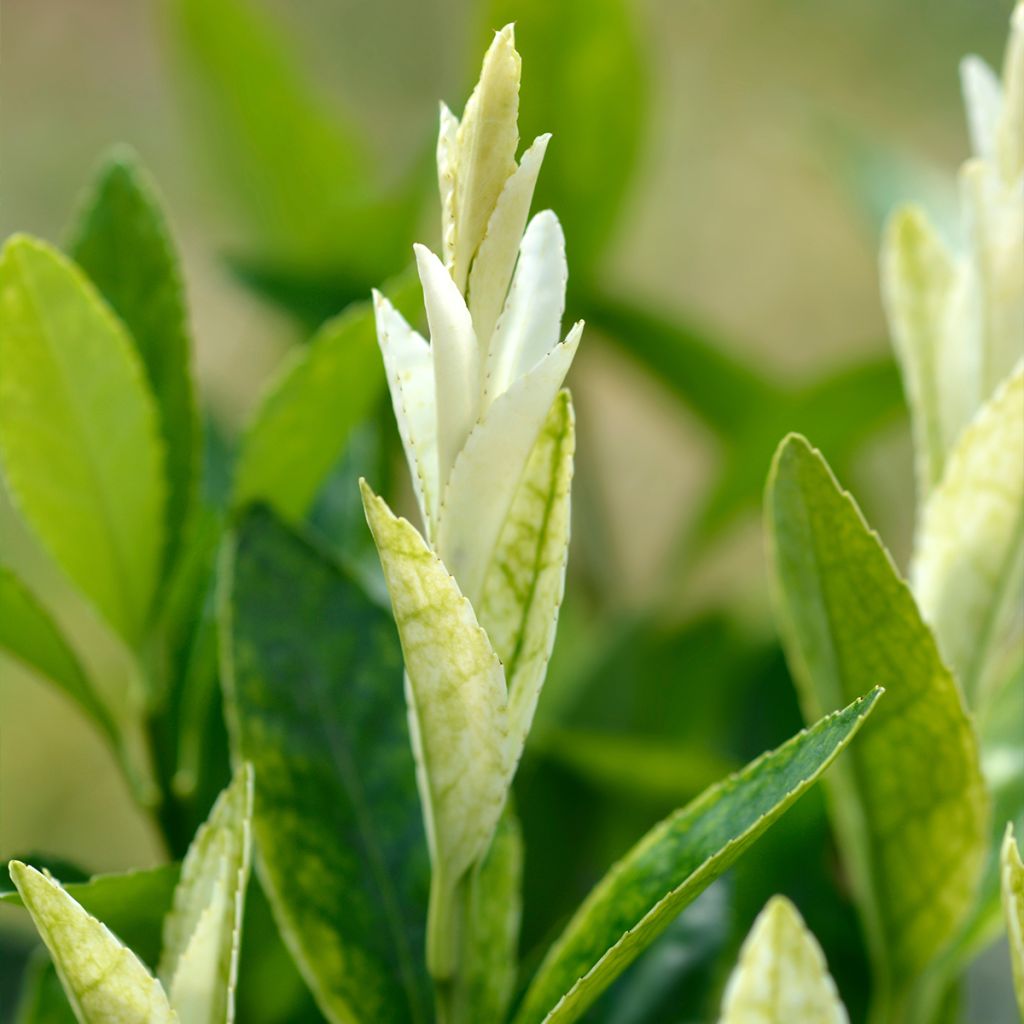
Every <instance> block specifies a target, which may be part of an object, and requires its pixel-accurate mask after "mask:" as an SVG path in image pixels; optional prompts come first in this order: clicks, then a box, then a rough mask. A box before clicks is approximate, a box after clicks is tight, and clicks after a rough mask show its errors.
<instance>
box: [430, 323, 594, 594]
mask: <svg viewBox="0 0 1024 1024" xmlns="http://www.w3.org/2000/svg"><path fill="white" fill-rule="evenodd" d="M582 331H583V322H582V321H580V322H579V323H577V324H576V325H575V326H574V327H573V329H572V330H571V331H570V332H569V334H568V336H567V337H566V339H565V341H564V342H563V343H562V344H561V345H556V346H555V348H554V349H553V350H552V351H551V352H549V353H548V355H547V356H545V357H544V359H542V360H541V361H540V362H539V363H538V364H537V365H536V366H535V367H534V368H533V369H532V370H531V371H530V372H529V373H528V374H526V376H524V377H520V378H519V380H517V381H516V382H515V383H514V384H513V385H512V387H510V388H509V390H508V391H506V392H505V393H504V394H503V395H501V396H499V397H498V399H497V400H496V401H495V402H494V404H493V405H492V406H491V407H490V409H488V411H487V414H486V415H485V416H484V418H483V420H482V421H481V422H480V423H478V424H477V425H476V427H474V428H473V432H472V433H471V434H470V436H469V439H468V440H467V442H466V445H465V447H464V448H463V450H462V451H461V452H460V453H459V456H458V459H457V460H456V463H455V467H454V468H453V470H452V473H451V479H450V481H449V483H448V487H447V488H446V490H445V491H444V498H443V500H442V502H441V509H440V512H439V514H438V529H437V549H438V552H439V554H440V555H441V557H442V558H443V559H444V563H445V565H447V566H448V569H449V571H450V572H452V573H453V574H454V576H455V577H456V579H458V581H459V585H460V586H461V588H462V592H463V593H464V594H465V595H466V596H467V597H468V598H469V599H470V601H472V602H473V603H474V604H475V603H476V602H477V600H478V599H479V595H480V592H481V588H482V587H483V581H484V574H485V573H486V571H487V566H488V564H489V563H490V560H491V556H492V555H493V553H494V548H495V545H496V544H497V542H498V535H499V533H500V532H501V528H502V526H503V525H504V522H505V518H506V516H507V515H508V510H509V507H510V506H511V504H512V498H513V496H514V495H515V492H516V488H517V487H518V485H519V480H520V477H521V476H522V474H523V469H524V467H525V466H526V460H527V459H528V458H529V456H530V452H531V450H532V449H533V446H534V444H535V442H536V440H537V435H538V434H539V433H540V428H541V426H542V425H543V423H544V420H545V418H546V417H547V415H548V410H549V409H550V408H551V403H552V402H553V401H554V399H555V395H556V394H557V393H558V389H559V388H560V387H561V386H562V382H563V381H564V380H565V375H566V373H568V371H569V366H570V365H571V364H572V360H573V356H574V355H575V354H576V349H577V347H578V345H579V340H580V335H581V333H582Z"/></svg>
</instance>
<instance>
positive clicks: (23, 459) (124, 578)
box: [0, 237, 165, 642]
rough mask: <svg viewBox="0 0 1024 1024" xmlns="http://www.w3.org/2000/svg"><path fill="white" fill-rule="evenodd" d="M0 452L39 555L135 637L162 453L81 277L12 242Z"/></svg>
mask: <svg viewBox="0 0 1024 1024" xmlns="http://www.w3.org/2000/svg"><path fill="white" fill-rule="evenodd" d="M0 365H2V366H3V374H2V375H0V455H2V459H3V463H4V470H5V473H6V475H7V479H8V482H9V484H10V490H11V493H12V494H13V496H14V499H15V501H16V504H17V506H18V508H19V510H20V512H21V513H22V515H23V516H24V518H25V520H26V521H27V522H28V523H29V525H30V526H31V527H32V529H33V530H34V531H35V533H36V534H37V535H38V536H39V538H40V539H41V540H42V541H43V543H44V544H45V546H46V548H47V549H48V550H49V552H50V554H51V555H52V556H53V557H54V559H55V560H56V561H57V563H58V564H59V565H60V566H61V568H62V569H63V570H64V572H65V573H66V574H67V575H68V577H70V579H71V580H72V581H73V582H74V583H75V584H76V585H77V586H78V587H79V588H80V589H81V590H82V592H83V593H84V594H85V595H86V596H88V597H89V598H90V599H91V600H92V601H93V603H94V604H95V605H96V607H97V608H99V610H100V611H101V613H102V614H103V615H104V616H105V617H106V618H107V620H108V621H109V622H110V623H111V624H112V625H113V626H114V627H115V628H116V629H117V630H118V632H120V633H121V634H122V636H124V637H125V638H126V639H127V640H129V641H132V642H136V641H138V640H139V638H140V636H141V634H142V632H143V629H144V627H145V624H146V621H147V617H148V615H149V611H150V606H151V604H152V599H153V593H154V589H155V587H156V583H157V579H158V576H159V573H160V567H161V560H162V557H163V546H164V498H165V484H164V476H163V472H164V453H163V448H162V446H161V444H160V441H159V436H158V427H157V412H156V405H155V402H154V400H153V396H152V394H151V392H150V391H149V388H148V386H147V384H146V379H145V372H144V370H143V366H142V362H141V360H140V358H139V355H138V352H137V351H136V349H135V347H134V346H133V345H132V342H131V339H130V338H129V337H128V335H127V333H126V332H125V330H124V328H123V327H122V325H121V324H120V322H119V321H118V320H116V319H115V318H114V316H113V315H112V314H111V312H110V310H109V309H108V308H107V306H106V305H105V304H104V303H103V302H102V300H101V299H100V297H99V296H98V295H97V294H96V291H95V289H94V288H93V287H92V286H91V285H90V284H89V282H88V281H87V280H86V279H85V277H84V276H83V275H82V273H81V272H80V271H79V270H78V269H77V268H76V267H75V266H74V265H73V264H72V263H70V262H69V261H68V260H67V259H66V258H65V257H63V256H62V255H60V253H58V252H57V251H56V250H55V249H53V248H51V247H50V246H48V245H46V244H45V243H43V242H39V241H36V240H34V239H30V238H25V237H17V238H14V239H12V240H11V241H9V242H8V243H7V245H6V246H5V247H4V250H3V254H2V255H0Z"/></svg>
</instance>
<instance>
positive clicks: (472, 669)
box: [361, 481, 514, 979]
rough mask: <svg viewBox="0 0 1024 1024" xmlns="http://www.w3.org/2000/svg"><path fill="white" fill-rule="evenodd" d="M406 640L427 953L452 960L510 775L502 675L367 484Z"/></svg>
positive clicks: (370, 513)
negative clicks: (424, 853) (473, 875)
mask: <svg viewBox="0 0 1024 1024" xmlns="http://www.w3.org/2000/svg"><path fill="white" fill-rule="evenodd" d="M361 486H362V491H363V505H364V507H365V509H366V519H367V522H368V523H369V524H370V530H371V532H372V533H373V539H374V542H375V543H376V545H377V551H378V553H379V555H380V560H381V565H382V567H383V569H384V579H385V581H386V582H387V586H388V593H389V594H390V595H391V605H392V608H393V610H394V616H395V623H396V625H397V626H398V634H399V637H400V639H401V642H402V655H403V657H404V660H405V671H406V699H407V701H408V704H409V723H410V729H411V731H412V745H413V751H414V753H415V755H416V762H417V771H416V775H417V782H418V785H419V788H420V796H421V800H422V804H423V815H424V821H425V824H426V830H427V843H428V846H429V848H430V854H431V866H432V868H433V873H432V877H431V898H430V908H429V917H428V924H427V957H428V965H429V967H430V971H431V973H432V974H433V975H434V976H435V977H437V978H442V979H444V978H448V977H450V976H451V974H452V973H453V971H454V968H455V962H456V949H455V942H456V934H455V931H454V924H453V915H454V913H455V902H456V889H457V887H458V885H459V883H460V882H461V881H462V878H463V876H464V875H465V873H466V872H467V871H468V870H469V869H470V867H472V866H473V864H475V863H476V862H477V861H478V860H479V859H480V857H481V856H482V855H483V854H484V853H485V851H486V850H487V846H488V844H489V843H490V841H491V836H492V835H493V834H494V829H495V826H496V825H497V823H498V818H499V816H500V814H501V810H502V805H503V804H504V802H505V796H506V793H507V791H508V785H509V782H510V781H511V776H512V771H513V770H514V761H512V759H511V756H510V744H509V737H508V706H507V696H506V688H505V676H504V672H503V671H502V667H501V663H500V662H499V661H498V657H497V655H496V654H495V653H494V649H493V648H492V647H491V644H490V641H489V640H488V639H487V634H486V633H485V632H484V631H483V629H482V628H481V627H480V625H479V624H478V622H477V618H476V615H475V613H474V611H473V607H472V605H471V604H470V603H469V601H468V600H467V599H466V598H465V597H464V596H463V595H462V592H461V590H460V589H459V586H458V584H457V583H456V581H455V578H454V577H453V576H450V575H449V573H448V570H447V568H446V567H445V565H444V563H443V562H442V561H441V560H440V558H438V557H437V555H435V554H434V552H433V551H431V550H430V548H428V547H427V545H426V543H425V541H424V540H423V538H422V537H421V536H420V535H419V534H418V533H417V532H416V530H415V529H414V528H413V526H412V525H411V524H410V523H409V522H408V521H407V520H405V519H399V518H398V517H396V516H395V515H394V513H392V511H391V510H390V509H389V508H388V506H387V504H386V503H385V502H384V501H383V499H381V498H379V497H377V495H375V494H374V493H373V491H371V490H370V488H369V486H368V485H367V484H366V482H365V481H362V482H361Z"/></svg>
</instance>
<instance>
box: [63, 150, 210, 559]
mask: <svg viewBox="0 0 1024 1024" xmlns="http://www.w3.org/2000/svg"><path fill="white" fill-rule="evenodd" d="M68 251H69V253H70V254H71V256H72V257H73V258H74V260H75V261H76V262H77V263H78V265H79V266H80V267H81V268H82V269H83V270H84V271H85V272H86V274H88V275H89V278H90V280H91V281H92V283H93V284H94V285H96V287H97V288H98V289H99V291H100V293H101V294H102V295H103V297H104V298H105V299H106V300H107V302H109V303H110V305H111V307H112V308H113V310H114V312H115V313H116V314H117V315H118V316H119V317H120V319H121V320H122V322H123V323H124V325H125V326H126V327H127V328H128V330H129V332H130V334H131V337H132V340H133V341H134V342H135V346H136V348H137V349H138V350H139V354H140V355H141V356H142V362H143V365H144V366H145V368H146V376H147V379H148V380H149V385H150V388H151V390H152V392H153V395H154V396H155V398H156V403H157V409H158V413H159V419H160V427H161V436H162V437H163V440H164V445H165V447H166V451H167V535H168V545H167V551H166V564H167V565H168V566H171V565H173V563H174V559H175V556H176V554H177V550H178V545H179V544H180V543H181V536H182V531H183V530H184V529H185V528H186V527H187V525H188V522H189V515H190V512H191V510H192V505H193V499H194V497H195V492H196V489H197V488H196V483H197V478H198V474H199V447H200V444H199V442H200V427H199V419H198V415H197V411H196V395H195V385H194V382H193V378H192V343H191V339H190V337H189V329H188V311H187V309H186V306H185V294H184V284H183V282H182V278H181V269H180V266H179V261H178V254H177V252H176V251H175V247H174V242H173V240H172V238H171V234H170V231H169V229H168V226H167V223H166V221H165V220H164V215H163V212H162V210H161V209H160V202H159V199H158V197H157V194H156V187H155V185H154V184H153V182H152V181H150V179H149V176H148V175H147V174H146V173H145V171H144V170H143V168H142V167H141V166H140V164H139V161H138V158H137V157H136V156H135V154H134V153H133V152H132V151H131V150H129V149H127V148H125V147H118V148H117V149H116V150H115V151H114V152H113V153H111V154H110V156H109V157H108V158H107V160H106V162H105V163H104V165H103V167H102V168H101V169H100V171H99V174H98V175H97V178H96V181H95V183H94V184H93V186H92V189H91V191H90V194H89V195H88V197H87V199H86V202H85V204H84V206H83V210H82V213H81V216H80V217H79V220H78V222H77V223H76V225H75V229H74V232H73V234H72V238H71V241H70V243H69V245H68Z"/></svg>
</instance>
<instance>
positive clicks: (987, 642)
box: [912, 365, 1024, 708]
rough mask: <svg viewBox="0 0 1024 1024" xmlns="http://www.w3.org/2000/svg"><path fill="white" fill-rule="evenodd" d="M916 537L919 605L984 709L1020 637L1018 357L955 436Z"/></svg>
mask: <svg viewBox="0 0 1024 1024" xmlns="http://www.w3.org/2000/svg"><path fill="white" fill-rule="evenodd" d="M915 546H916V551H915V557H914V567H913V573H912V579H913V584H914V594H915V596H916V598H917V603H918V606H919V607H920V609H921V614H922V615H923V616H924V618H925V620H926V621H927V622H928V623H929V625H931V627H932V630H933V631H934V633H935V637H936V640H937V641H938V644H939V648H940V650H941V651H942V654H943V657H944V658H945V660H946V662H947V663H948V664H949V665H950V667H951V668H952V669H953V671H954V672H955V673H956V676H957V679H958V680H959V682H960V685H961V686H962V687H963V690H964V693H965V695H966V697H967V699H968V701H969V702H970V704H971V705H972V706H973V707H975V708H981V707H983V706H984V704H985V703H986V700H987V698H988V697H989V696H990V695H991V690H992V687H993V684H994V683H996V682H997V681H998V680H997V679H996V678H994V677H995V675H996V673H995V672H993V671H992V670H993V669H995V668H998V667H999V666H1000V665H1001V664H1003V663H1004V662H1005V661H1006V660H1008V657H1009V653H1010V648H1011V647H1014V646H1015V647H1016V648H1017V649H1018V651H1019V649H1020V646H1021V643H1022V640H1024V591H1022V588H1024V365H1021V366H1018V368H1017V370H1016V371H1015V372H1014V373H1013V375H1012V376H1011V377H1010V379H1009V380H1007V381H1005V382H1004V384H1003V386H1002V387H1001V388H1000V389H999V390H998V391H997V392H996V394H995V395H994V396H993V397H992V398H991V399H990V400H989V401H988V402H987V403H986V404H985V405H984V406H983V407H982V408H981V410H980V412H979V413H978V415H977V417H975V419H974V420H973V421H972V422H971V424H970V425H969V426H968V427H967V429H966V430H965V431H964V432H963V433H962V434H961V435H960V439H959V440H958V441H957V443H956V446H955V447H954V448H953V450H952V451H951V452H950V454H949V458H948V460H947V462H946V469H945V472H944V473H943V476H942V480H941V481H940V482H939V484H938V486H937V487H936V488H935V489H934V490H933V491H932V492H931V494H930V495H929V497H928V501H927V503H926V504H925V507H924V515H923V517H922V519H921V526H920V529H919V530H918V533H917V536H916V538H915ZM1016 660H1020V659H1019V654H1018V657H1017V659H1016Z"/></svg>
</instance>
